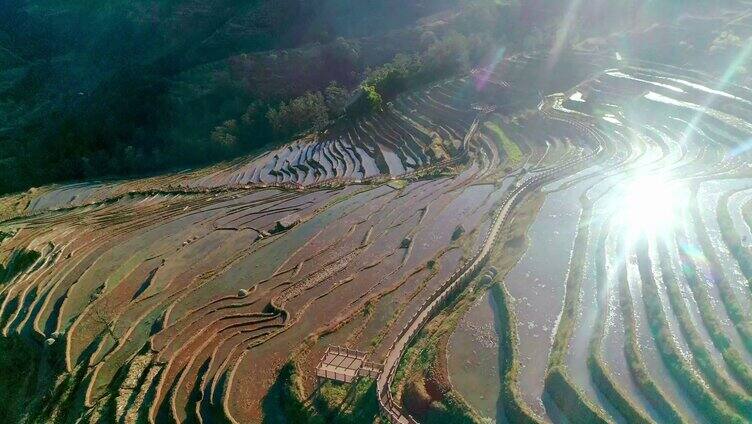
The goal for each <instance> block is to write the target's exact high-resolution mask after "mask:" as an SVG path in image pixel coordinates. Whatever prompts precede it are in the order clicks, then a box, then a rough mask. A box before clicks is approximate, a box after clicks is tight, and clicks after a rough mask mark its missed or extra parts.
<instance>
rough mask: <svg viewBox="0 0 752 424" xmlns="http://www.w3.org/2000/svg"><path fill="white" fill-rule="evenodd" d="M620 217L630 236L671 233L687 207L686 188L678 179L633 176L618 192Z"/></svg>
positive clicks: (616, 205) (616, 203)
mask: <svg viewBox="0 0 752 424" xmlns="http://www.w3.org/2000/svg"><path fill="white" fill-rule="evenodd" d="M617 193H618V199H617V200H616V202H615V208H616V213H617V216H619V217H620V222H621V223H622V226H623V228H624V233H625V236H626V238H627V239H635V238H637V237H641V236H646V237H654V236H658V235H662V234H667V233H668V232H669V231H670V230H672V229H673V228H674V227H675V226H676V225H677V223H679V222H681V216H682V214H683V212H684V210H686V208H685V207H684V206H685V205H686V200H687V198H688V195H687V191H686V189H685V188H684V187H683V186H682V185H681V184H680V183H678V182H672V181H670V180H668V179H666V178H664V177H661V176H657V175H651V176H643V177H638V178H635V179H632V180H630V181H628V182H626V183H625V184H624V186H623V187H622V188H621V189H620V190H618V191H617Z"/></svg>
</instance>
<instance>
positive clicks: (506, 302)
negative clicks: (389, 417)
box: [0, 57, 752, 423]
mask: <svg viewBox="0 0 752 424" xmlns="http://www.w3.org/2000/svg"><path fill="white" fill-rule="evenodd" d="M582 59H583V58H578V62H579V63H584V61H583V60H582ZM570 65H571V64H568V63H563V64H562V65H561V66H562V67H563V68H564V70H563V71H562V73H561V74H560V75H561V76H562V78H561V79H560V84H561V85H562V86H554V85H552V83H551V82H550V81H544V80H542V79H540V78H539V75H537V74H536V73H534V72H531V71H530V70H531V69H539V68H540V67H541V61H540V60H538V59H532V58H522V57H518V58H514V60H508V61H506V62H504V63H503V64H502V65H501V66H499V67H498V68H497V69H494V70H478V71H477V72H475V73H474V74H473V75H470V76H467V77H465V78H459V79H454V80H449V81H444V82H442V83H440V84H436V85H434V86H431V87H427V88H425V89H422V90H420V91H418V92H415V93H411V94H409V95H405V96H403V97H401V98H399V99H397V100H396V101H394V102H393V103H392V104H390V105H389V106H388V107H387V108H386V109H385V111H384V112H383V113H380V114H378V115H375V116H372V117H369V118H367V119H363V120H361V121H358V122H356V123H354V124H352V125H351V126H348V127H345V128H338V129H332V130H330V131H329V132H327V133H325V134H321V135H318V136H316V137H314V136H311V137H307V138H304V139H301V140H298V141H296V142H294V143H291V144H289V145H285V146H282V147H280V148H278V149H276V150H273V151H270V152H268V153H265V154H263V155H261V156H258V157H253V158H248V159H246V160H243V161H236V162H233V163H228V164H222V165H218V166H215V167H211V168H207V169H202V170H197V171H190V172H184V173H179V174H173V175H169V176H164V177H154V178H149V179H143V180H137V181H125V182H103V183H96V184H94V183H92V184H77V185H70V186H63V187H48V188H42V189H37V190H34V191H30V192H27V193H24V194H21V195H15V196H11V197H6V198H4V199H3V205H2V206H3V209H2V211H3V214H4V218H5V220H4V221H3V222H2V224H1V225H0V230H2V242H1V243H2V244H0V249H1V250H0V255H1V256H0V258H1V259H2V264H3V268H2V280H0V329H1V331H2V334H3V335H4V336H5V337H7V338H18V339H20V340H22V341H23V343H26V344H27V345H29V346H32V347H33V349H34V350H35V351H37V352H40V358H47V359H40V361H48V360H49V358H58V361H57V364H58V365H57V366H58V369H57V371H56V372H57V373H59V378H57V380H56V382H55V384H53V385H54V387H55V390H54V392H53V393H54V394H53V396H55V397H56V399H57V401H56V402H55V403H54V405H68V406H67V407H64V408H63V409H58V407H51V408H48V409H47V410H45V412H44V414H46V415H45V417H58V418H60V417H63V418H64V419H70V420H75V419H77V418H82V419H83V420H84V421H87V422H98V421H102V420H104V421H108V422H109V421H115V422H142V421H143V422H172V421H178V422H223V421H230V422H238V423H245V422H256V421H260V420H262V419H263V418H264V417H265V416H266V418H267V419H268V416H269V414H276V413H279V411H278V410H276V409H273V408H271V409H270V407H269V405H270V403H273V402H272V401H271V400H270V399H271V398H270V395H269V393H270V390H271V391H274V390H276V389H275V387H277V386H278V385H279V384H286V383H289V381H287V380H285V381H282V380H281V379H282V378H283V377H282V375H288V374H286V371H285V370H286V369H287V368H288V367H292V368H293V369H294V372H293V374H294V378H293V384H294V385H295V387H296V388H295V390H293V392H295V393H297V395H295V393H293V395H294V396H297V398H296V399H299V400H300V402H301V403H305V402H309V404H310V400H311V398H314V397H315V396H314V394H313V393H315V392H314V390H315V387H314V384H315V376H314V372H313V370H314V368H315V366H316V364H317V363H318V362H319V361H320V359H321V357H322V355H323V353H324V352H325V350H326V348H327V346H329V345H338V346H346V347H349V348H351V349H356V350H358V351H362V352H366V353H368V355H369V360H373V361H377V362H381V361H384V360H385V358H387V357H388V355H389V353H390V349H391V347H392V346H393V344H394V342H395V340H397V338H398V337H399V336H400V333H401V330H402V329H403V328H404V327H405V326H406V325H408V324H410V322H411V319H412V317H413V316H414V315H415V314H416V313H418V312H420V308H421V305H423V304H424V302H425V301H426V299H429V298H431V297H432V296H434V295H435V293H436V291H437V289H438V288H439V287H442V286H443V285H444V283H445V282H446V281H447V279H448V278H449V277H450V276H451V275H452V274H453V273H454V272H455V270H456V269H458V268H460V267H461V266H462V265H463V264H465V263H467V262H468V261H470V260H472V259H474V258H473V257H472V255H473V254H474V252H477V251H478V249H479V248H480V247H481V245H482V243H484V241H485V239H484V235H485V234H487V233H488V231H489V228H491V226H492V224H493V220H494V217H495V212H496V211H498V210H499V209H500V208H501V206H502V204H503V202H504V200H505V199H506V198H507V196H508V194H509V193H510V192H511V191H513V190H514V189H515V188H516V187H519V186H520V184H522V183H523V182H524V181H526V180H527V179H528V178H535V176H536V175H554V174H550V173H548V172H549V171H550V170H551V169H557V168H560V167H561V166H562V165H563V164H567V166H568V167H567V168H566V169H567V170H568V172H567V174H566V175H564V176H561V175H556V177H555V178H553V177H552V178H551V179H547V180H545V181H544V184H541V185H540V187H537V186H536V187H537V188H536V189H535V190H534V192H531V193H525V199H524V200H523V201H522V202H521V203H520V205H519V207H516V208H514V209H513V212H512V213H513V217H512V218H511V219H512V220H511V222H512V224H513V225H512V226H511V227H509V228H505V229H504V230H503V231H502V234H501V235H500V241H499V242H498V243H496V244H495V245H494V248H493V250H492V253H491V257H490V259H489V265H493V266H494V267H495V268H496V269H498V271H499V273H498V274H497V275H496V276H495V278H494V279H493V281H491V279H490V278H486V279H484V278H480V274H479V278H476V279H474V280H473V281H471V282H470V283H469V284H468V285H467V286H466V287H463V290H461V292H460V293H459V294H457V295H455V296H453V297H452V298H451V299H450V300H449V301H448V302H447V305H446V309H445V310H443V311H441V312H440V313H438V315H437V316H436V317H435V318H433V319H432V320H431V321H430V322H429V323H428V325H427V326H426V328H425V329H424V331H422V332H421V333H420V334H419V336H418V337H417V339H416V340H414V346H413V347H412V348H410V349H408V350H407V351H406V354H405V356H404V359H403V360H402V361H401V362H400V367H399V369H397V371H396V374H395V379H394V385H393V387H392V388H391V393H393V394H394V398H395V399H396V401H397V402H400V403H401V407H403V408H404V411H405V412H406V413H409V414H411V415H413V416H414V417H416V419H418V420H420V419H421V418H422V417H426V416H429V415H430V414H435V413H439V412H441V411H439V412H436V411H434V410H433V409H432V408H435V405H436V404H441V403H442V402H443V405H453V406H452V408H457V409H459V410H462V411H464V414H465V415H464V416H465V417H466V418H467V419H468V420H480V419H481V416H489V415H490V416H489V418H492V419H498V420H504V419H507V420H510V421H528V422H539V421H554V422H559V421H563V420H564V419H565V418H566V419H567V420H569V422H591V421H592V422H624V421H628V422H698V421H707V422H714V421H715V420H716V419H717V418H718V417H722V418H723V421H724V422H739V423H743V422H748V421H749V417H750V416H752V370H751V369H750V368H751V367H752V342H751V341H752V329H751V328H752V323H751V322H750V317H751V316H752V314H750V311H749V308H750V306H751V303H752V291H751V290H750V284H749V283H748V278H752V266H751V265H750V264H751V263H752V259H750V258H751V257H752V253H750V250H749V243H750V240H752V237H751V235H750V227H751V226H752V206H751V205H752V203H750V199H752V178H751V177H752V175H751V174H750V168H749V166H748V163H749V157H748V156H746V155H747V153H746V149H745V148H744V147H743V146H744V144H743V143H745V142H746V140H748V139H749V138H750V133H752V125H750V124H749V122H750V121H751V120H752V119H751V118H752V106H751V105H752V103H750V99H752V93H750V92H749V90H747V89H746V88H743V87H737V86H730V85H723V84H721V83H720V82H718V81H715V80H713V79H711V78H709V77H707V76H704V75H700V74H697V73H689V72H686V73H680V71H678V70H676V69H667V68H661V67H658V66H656V65H647V64H641V63H636V64H627V63H624V62H620V61H614V60H612V59H610V58H608V59H605V58H595V57H588V58H587V65H586V66H579V67H572V66H570ZM565 71H566V72H565ZM517 87H524V89H518V88H517ZM538 91H542V92H543V93H547V95H544V96H543V97H542V98H541V97H540V96H538V94H537V93H538ZM548 93H551V94H548ZM553 93H556V94H553ZM536 105H537V107H536ZM583 158H588V160H583ZM669 199H671V201H669ZM673 200H675V201H673ZM677 205H681V206H680V207H679V206H677ZM651 208H652V209H651ZM659 219H660V221H658V220H659ZM650 223H654V224H650ZM489 288H491V291H488V292H486V290H487V289H489ZM484 293H485V294H484ZM482 296H486V297H482ZM475 298H481V299H482V300H481V302H493V305H490V304H485V308H486V309H485V310H484V311H481V312H478V311H477V310H476V309H472V310H471V311H475V312H471V313H470V314H469V315H468V318H466V319H465V320H464V321H460V318H461V317H462V316H463V315H464V313H465V311H466V310H468V309H470V307H471V306H472V305H473V300H474V299H475ZM458 322H459V323H460V324H459V325H457V324H458ZM455 328H456V330H455ZM454 331H456V333H455V334H453V335H452V333H453V332H454ZM450 335H451V337H450ZM450 340H454V342H450ZM457 341H461V342H459V343H458V342H457ZM434 342H436V343H434ZM475 344H477V346H476V345H475ZM466 346H470V347H472V348H471V349H469V350H468V349H467V347H466ZM476 347H477V352H476V350H474V349H475V348H476ZM458 349H464V350H463V351H457V350H458ZM493 349H497V351H496V352H493V351H491V352H489V350H493ZM426 352H427V353H426ZM437 352H438V353H437ZM478 352H479V353H478ZM476 353H477V354H476ZM426 358H428V359H426ZM457 358H460V359H459V361H460V362H456V363H452V361H457V360H458V359H457ZM424 359H426V360H427V361H429V362H430V363H428V366H425V367H423V365H425V364H422V362H421V361H423V360H424ZM447 360H448V361H449V365H447ZM473 361H477V363H476V364H472V363H473ZM52 362H55V361H52ZM465 363H470V364H472V365H474V366H476V367H481V368H478V371H477V372H476V371H472V367H468V366H464V367H463V365H464V364H465ZM483 367H488V370H489V372H483ZM463 373H464V374H463ZM468 373H470V374H468ZM468 375H469V377H468ZM288 377H289V375H288ZM285 378H287V377H285ZM484 379H485V380H484ZM455 381H456V382H457V383H458V384H457V385H456V387H454V386H453V384H452V383H453V382H455ZM468 381H475V383H476V384H482V385H484V387H487V388H488V387H490V388H491V389H489V390H490V391H491V392H495V393H496V397H497V398H498V399H499V400H498V402H496V407H495V408H494V407H493V405H490V404H489V402H488V401H487V400H486V399H478V398H474V396H475V392H474V391H473V389H472V384H471V383H469V382H468ZM421 387H422V389H421ZM486 392H488V390H487V391H486ZM286 396H291V395H290V393H287V394H286ZM448 399H449V400H451V402H450V401H448ZM432 402H433V403H432ZM309 404H307V405H308V406H306V408H314V409H315V408H318V406H315V405H314V406H310V405H309ZM432 405H433V406H432ZM458 405H459V406H458ZM446 410H447V409H446V408H445V410H444V411H445V412H446ZM72 415H76V416H72ZM715 422H717V421H715Z"/></svg>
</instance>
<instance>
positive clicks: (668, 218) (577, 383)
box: [450, 64, 752, 423]
mask: <svg viewBox="0 0 752 424" xmlns="http://www.w3.org/2000/svg"><path fill="white" fill-rule="evenodd" d="M749 99H750V91H749V90H748V89H747V88H744V87H740V86H734V85H731V84H724V83H722V82H719V81H717V80H713V79H711V78H709V77H707V76H703V75H700V74H697V73H689V72H682V71H681V70H678V69H673V68H662V67H659V66H657V65H653V64H639V65H638V64H635V65H633V66H627V67H618V68H617V67H614V68H606V69H605V70H602V71H598V72H595V73H594V74H593V75H591V77H590V78H588V79H586V80H584V81H583V82H581V83H580V84H578V85H576V86H575V87H572V88H570V89H568V90H566V91H563V92H562V93H560V94H555V95H551V96H548V97H547V98H546V99H545V100H544V101H543V102H542V103H541V106H540V108H541V112H542V113H544V114H546V115H548V116H549V117H551V118H552V119H557V120H562V121H565V122H568V123H569V124H571V125H572V126H573V127H574V128H578V129H581V131H582V137H585V138H588V139H592V140H600V142H602V143H604V145H605V149H604V151H603V153H602V154H601V155H600V157H599V160H597V161H593V163H591V164H589V165H588V166H587V167H586V168H584V169H582V170H581V171H579V172H576V173H573V174H572V175H571V176H569V177H566V178H563V179H559V180H558V181H554V182H551V183H550V184H548V185H547V186H544V187H543V188H542V191H543V192H544V193H545V194H546V198H545V201H544V203H543V206H542V207H541V209H540V211H539V213H538V216H537V218H536V220H535V222H534V223H533V224H532V225H531V227H530V228H529V231H528V235H527V239H528V247H527V251H526V253H525V254H524V255H523V256H522V258H521V259H520V260H519V262H518V263H517V264H516V265H515V266H514V267H513V268H512V269H511V270H510V271H509V273H508V274H506V276H505V277H504V278H503V281H502V285H503V287H504V292H505V293H506V295H505V296H503V297H504V298H503V299H502V300H501V301H500V302H501V303H504V304H505V305H506V307H507V308H508V309H509V315H503V316H501V319H509V318H510V316H511V322H510V324H509V325H511V326H513V327H514V332H513V333H512V332H507V334H506V335H505V334H500V337H501V338H504V337H505V336H506V337H514V339H513V340H511V342H512V343H514V344H515V345H516V349H515V355H514V357H513V358H507V359H505V358H501V363H502V368H504V364H505V363H506V364H507V366H509V367H511V364H515V368H514V371H511V372H512V373H513V374H512V375H511V378H512V380H511V381H504V380H503V378H504V376H503V375H502V380H501V382H500V380H499V379H498V378H495V377H493V376H491V377H490V378H491V379H490V380H488V382H487V383H488V384H494V385H495V386H496V387H497V388H499V390H500V391H501V392H502V393H510V391H506V392H505V391H504V388H503V387H502V386H511V387H512V389H513V390H512V392H514V393H516V396H514V400H513V401H512V402H504V401H500V402H499V403H497V408H495V410H494V411H493V412H492V413H491V414H485V415H486V416H488V417H489V418H492V419H497V420H502V419H509V420H511V421H515V419H520V417H519V416H518V415H516V414H518V411H519V410H522V411H524V413H525V418H526V419H529V420H533V421H547V422H550V421H552V422H560V421H563V420H568V421H569V422H740V423H741V422H749V421H750V420H752V409H750V406H752V403H750V400H752V397H750V396H751V395H752V386H750V382H752V380H750V376H752V373H751V371H752V356H750V354H751V353H752V344H750V339H749V336H750V334H751V333H750V328H752V327H750V324H752V315H750V302H751V301H752V291H751V287H752V286H750V283H749V281H750V280H749V277H752V274H750V272H749V271H750V269H751V268H749V262H748V261H749V255H750V253H751V251H750V244H749V241H750V237H749V231H750V230H749V228H750V227H749V225H750V223H751V222H750V220H749V217H750V215H749V210H750V209H752V208H750V203H749V201H750V199H752V197H750V196H752V194H750V193H751V191H750V186H752V179H751V178H750V176H752V172H751V171H752V169H751V168H752V167H750V161H749V156H748V155H747V153H746V152H747V151H748V150H749V140H750V131H751V130H752V126H750V124H749V122H750V118H752V115H751V114H750V113H751V112H752V109H751V108H750V106H751V105H752V103H750V101H749ZM498 254H499V255H502V254H503V253H502V252H499V253H498ZM499 319H500V317H499V314H498V313H497V314H496V316H491V317H490V318H489V320H490V321H489V322H491V323H493V322H494V320H496V321H498V320H499ZM478 325H483V323H480V324H478ZM503 330H504V326H503V325H502V331H503ZM457 331H460V332H462V331H467V330H463V327H462V326H460V327H458V330H457ZM510 334H511V336H510ZM450 355H451V351H450ZM477 357H478V358H480V357H481V356H480V354H479V355H477ZM505 361H506V362H505ZM502 374H503V372H502ZM481 385H482V384H481ZM462 394H463V395H464V396H465V397H466V398H467V399H468V401H469V402H470V403H471V404H472V403H474V402H477V403H478V404H482V401H481V400H477V398H475V401H474V396H475V395H474V394H473V393H471V392H464V393H462Z"/></svg>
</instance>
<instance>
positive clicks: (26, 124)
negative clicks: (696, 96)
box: [0, 0, 717, 193]
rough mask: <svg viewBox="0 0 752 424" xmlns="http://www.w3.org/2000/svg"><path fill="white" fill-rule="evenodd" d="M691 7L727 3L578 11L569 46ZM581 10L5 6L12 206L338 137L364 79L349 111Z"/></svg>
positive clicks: (542, 6) (5, 145)
mask: <svg viewBox="0 0 752 424" xmlns="http://www.w3.org/2000/svg"><path fill="white" fill-rule="evenodd" d="M575 3H578V2H573V4H575ZM685 3H700V4H703V5H704V6H705V7H713V6H714V5H715V3H717V2H696V1H689V0H688V1H686V2H679V1H666V2H645V1H638V0H630V1H620V2H613V1H608V2H604V1H602V2H594V4H591V5H589V6H588V7H587V9H588V10H587V11H584V12H582V13H578V14H577V16H578V20H580V21H586V22H585V23H587V25H576V27H577V28H578V31H581V32H584V33H583V34H580V35H575V34H574V31H572V32H571V33H566V34H565V35H566V36H567V37H568V41H567V45H569V44H571V43H573V42H574V39H575V38H577V37H580V36H582V37H587V36H592V35H599V34H603V33H608V32H609V31H615V30H618V29H619V28H620V27H626V26H628V25H629V23H630V22H633V21H635V20H641V21H644V24H645V25H647V23H649V22H652V21H656V20H660V19H665V18H667V17H673V16H674V15H676V13H677V12H676V11H678V10H680V9H679V8H680V7H683V6H685ZM709 3H712V4H709ZM568 7H569V3H568V2H559V1H550V0H523V1H513V2H502V1H497V0H462V1H449V0H421V1H410V2H404V1H397V0H384V1H377V2H376V1H368V0H316V1H301V0H275V1H266V0H208V1H205V0H202V1H196V0H134V1H125V0H106V1H89V0H60V1H50V0H7V1H5V2H3V7H2V8H0V163H2V166H1V167H0V193H6V192H13V191H18V190H24V189H26V188H28V187H32V186H38V185H42V184H47V183H50V182H59V181H70V180H80V179H91V178H102V177H113V176H114V177H118V176H128V175H138V174H144V173H153V172H157V171H163V170H168V169H175V168H179V167H180V168H182V167H193V166H197V165H201V164H205V163H208V162H214V161H219V160H223V159H227V158H232V157H235V156H238V155H242V154H247V153H250V152H254V151H255V150H257V149H259V148H261V147H263V146H267V145H269V144H270V143H274V142H280V141H285V140H289V139H291V138H292V137H294V136H295V135H296V134H299V133H301V132H305V131H307V130H310V129H321V128H323V127H325V126H326V125H327V124H328V123H329V122H331V121H332V120H335V119H336V118H338V117H340V116H341V115H342V114H343V112H344V107H345V105H347V104H348V103H349V102H351V100H352V99H353V98H354V97H353V93H355V94H357V93H359V92H361V91H360V90H359V89H358V87H359V86H360V85H361V83H363V82H364V81H365V82H367V85H366V88H367V89H370V88H373V89H375V91H376V92H373V91H372V92H371V93H372V94H379V96H377V97H376V96H365V98H366V99H367V100H368V99H369V98H370V100H369V101H366V104H365V105H362V104H359V103H358V102H356V103H355V104H354V105H353V106H356V107H354V108H353V110H352V111H351V112H352V113H356V114H358V113H363V112H368V111H369V110H370V109H371V108H373V107H378V101H379V100H381V99H380V98H381V97H387V99H383V100H388V97H389V96H390V95H393V94H394V93H395V92H398V91H401V90H404V89H406V88H409V87H413V86H415V85H416V84H420V83H421V82H425V81H429V80H435V79H438V78H441V77H444V76H447V75H451V74H455V73H457V72H462V71H466V70H467V69H468V68H469V67H470V66H472V65H474V64H475V63H477V62H479V61H481V60H482V59H483V58H484V57H488V56H489V55H490V56H493V55H494V54H495V53H496V52H497V51H498V50H499V49H500V48H502V47H503V48H505V49H506V50H507V51H508V52H513V51H514V52H519V51H528V50H536V49H540V48H544V49H545V48H548V47H549V46H550V44H551V40H552V39H554V38H555V36H556V33H557V29H558V28H560V26H561V25H563V22H562V20H561V19H560V18H561V17H563V16H566V13H567V9H568ZM396 11H398V12H399V13H396ZM384 64H387V66H386V67H384V66H383V65H384ZM369 79H370V80H371V81H370V82H368V81H369ZM308 92H310V94H307V93H308ZM282 102H284V103H282ZM361 103H362V102H361ZM361 106H363V107H361Z"/></svg>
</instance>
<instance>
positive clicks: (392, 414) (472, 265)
mask: <svg viewBox="0 0 752 424" xmlns="http://www.w3.org/2000/svg"><path fill="white" fill-rule="evenodd" d="M476 128H477V125H474V126H473V129H476ZM469 136H470V134H468V137H469ZM466 139H467V137H466ZM601 151H603V145H602V144H599V146H598V148H597V149H596V150H595V151H594V152H593V153H590V154H588V155H585V156H582V157H580V158H574V159H571V160H568V161H566V162H565V163H562V164H559V165H557V166H554V167H551V168H548V169H545V170H542V171H540V172H536V173H535V175H533V176H530V177H527V178H526V179H525V180H523V181H522V182H521V183H519V184H518V185H517V187H516V188H515V189H514V190H513V191H512V192H511V193H510V194H509V195H508V196H507V198H506V199H505V200H504V203H503V206H502V207H501V208H500V209H499V212H498V213H497V214H496V216H494V221H493V224H492V225H491V228H490V229H489V230H488V232H487V233H486V238H485V241H484V243H483V245H482V246H481V247H480V248H479V249H478V251H477V253H476V254H475V255H474V256H473V259H472V260H471V261H468V262H467V263H466V264H465V265H464V266H462V267H460V268H459V269H458V270H457V271H456V272H455V273H454V274H452V276H451V277H449V278H448V279H447V280H446V282H445V283H444V284H442V286H441V287H439V288H438V289H437V290H436V291H435V292H434V293H433V294H432V295H431V296H430V297H429V298H428V299H426V301H425V302H424V303H423V305H421V307H420V308H419V309H418V311H417V312H416V313H415V315H413V317H412V319H411V320H410V322H409V324H407V325H405V326H404V327H403V328H402V331H401V332H400V335H399V337H397V339H395V341H394V343H393V344H392V346H391V348H390V349H389V351H388V353H387V357H386V360H385V361H384V371H383V372H382V373H381V374H380V375H379V377H378V379H377V380H376V393H377V396H378V400H379V408H380V409H381V412H382V413H383V414H384V415H385V416H387V417H389V419H390V421H392V422H393V423H405V424H417V423H418V422H417V421H416V420H415V419H414V418H413V417H412V416H410V415H409V414H408V413H407V412H405V411H404V410H403V409H402V408H401V407H400V405H399V404H398V403H397V402H395V400H394V399H393V397H392V393H391V390H390V387H391V386H392V382H393V381H394V376H395V375H396V373H397V368H398V366H399V363H400V359H401V358H402V355H404V353H405V350H407V348H408V347H409V346H410V343H411V342H412V341H413V339H414V338H415V336H416V335H417V334H418V332H420V330H421V329H422V328H423V327H424V326H425V324H426V323H427V322H428V321H429V320H430V318H431V317H433V316H434V315H435V313H436V312H437V311H438V310H439V309H440V308H441V307H442V306H444V301H445V300H446V298H447V297H448V296H449V295H451V294H452V293H453V292H454V291H455V290H457V289H459V288H460V287H463V286H464V284H465V283H467V282H469V281H470V280H471V279H472V278H473V277H474V276H475V275H477V272H478V271H480V269H481V268H483V266H484V265H485V263H486V261H487V260H488V258H489V255H490V253H491V250H492V249H493V246H494V244H495V243H496V239H497V237H498V235H499V233H500V232H501V229H502V227H503V225H504V224H505V223H506V222H508V220H509V218H510V212H511V211H512V210H513V209H514V207H515V206H517V205H518V204H519V203H520V201H521V200H522V199H524V197H525V196H526V195H527V194H528V193H530V192H532V191H534V190H535V189H537V188H538V187H540V186H541V185H543V184H545V183H546V182H548V181H550V180H553V179H554V177H555V176H556V175H557V174H560V173H563V172H564V171H567V170H568V169H570V168H572V167H574V166H577V165H578V164H580V163H582V162H584V161H587V160H590V159H592V158H594V157H597V156H598V155H599V154H600V153H601Z"/></svg>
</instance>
